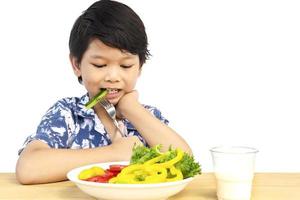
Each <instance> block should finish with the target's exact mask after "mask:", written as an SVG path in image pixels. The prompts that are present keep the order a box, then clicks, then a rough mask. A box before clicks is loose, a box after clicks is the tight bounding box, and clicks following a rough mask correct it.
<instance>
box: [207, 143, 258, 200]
mask: <svg viewBox="0 0 300 200" xmlns="http://www.w3.org/2000/svg"><path fill="white" fill-rule="evenodd" d="M210 152H211V154H212V159H213V165H214V171H215V176H216V179H217V196H218V200H250V199H251V191H252V181H253V176H254V170H255V156H256V153H257V152H258V150H257V149H255V148H251V147H241V146H220V147H214V148H212V149H210Z"/></svg>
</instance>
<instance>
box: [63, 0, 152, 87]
mask: <svg viewBox="0 0 300 200" xmlns="http://www.w3.org/2000/svg"><path fill="white" fill-rule="evenodd" d="M95 38H97V39H99V40H100V41H101V42H103V43H104V44H105V45H107V46H110V47H114V48H118V49H120V50H122V51H127V52H129V53H131V54H134V55H138V56H139V61H140V66H142V65H143V64H144V63H145V62H146V60H147V59H148V58H149V56H150V53H149V50H148V49H147V46H148V39H147V35H146V31H145V27H144V24H143V22H142V20H141V19H140V17H139V16H138V15H137V14H136V13H135V12H134V11H133V10H132V9H131V8H130V7H128V6H127V5H125V4H122V3H120V2H116V1H111V0H100V1H97V2H95V3H94V4H92V5H91V6H90V7H89V8H88V9H87V10H85V11H84V12H83V13H82V15H80V16H79V17H78V19H77V20H76V21H75V23H74V25H73V28H72V30H71V34H70V40H69V49H70V54H71V56H74V57H75V58H76V61H77V63H80V62H81V59H82V57H83V54H84V52H85V51H86V50H87V48H88V45H89V43H90V42H91V40H92V39H95ZM80 78H81V77H79V78H78V80H79V82H81V80H80Z"/></svg>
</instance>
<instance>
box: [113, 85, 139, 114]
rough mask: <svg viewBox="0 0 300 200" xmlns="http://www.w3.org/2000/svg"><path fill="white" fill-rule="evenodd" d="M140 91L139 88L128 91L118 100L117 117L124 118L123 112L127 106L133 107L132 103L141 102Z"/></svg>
mask: <svg viewBox="0 0 300 200" xmlns="http://www.w3.org/2000/svg"><path fill="white" fill-rule="evenodd" d="M138 97H139V93H138V91H137V90H133V91H131V92H128V93H126V94H125V95H124V96H123V97H122V98H121V99H120V100H119V102H118V104H117V106H116V110H117V117H118V118H119V119H122V118H124V117H123V112H124V110H125V109H126V108H133V106H132V105H134V104H136V103H139V102H138Z"/></svg>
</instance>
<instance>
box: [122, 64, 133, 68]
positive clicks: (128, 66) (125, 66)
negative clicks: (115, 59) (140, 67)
mask: <svg viewBox="0 0 300 200" xmlns="http://www.w3.org/2000/svg"><path fill="white" fill-rule="evenodd" d="M120 66H121V67H122V68H130V67H132V66H133V65H120Z"/></svg>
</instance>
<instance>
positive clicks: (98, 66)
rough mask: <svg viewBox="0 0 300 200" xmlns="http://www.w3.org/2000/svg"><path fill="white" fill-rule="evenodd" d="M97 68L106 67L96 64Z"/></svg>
mask: <svg viewBox="0 0 300 200" xmlns="http://www.w3.org/2000/svg"><path fill="white" fill-rule="evenodd" d="M93 65H94V66H95V67H97V68H102V67H105V66H106V65H96V64H93Z"/></svg>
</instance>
